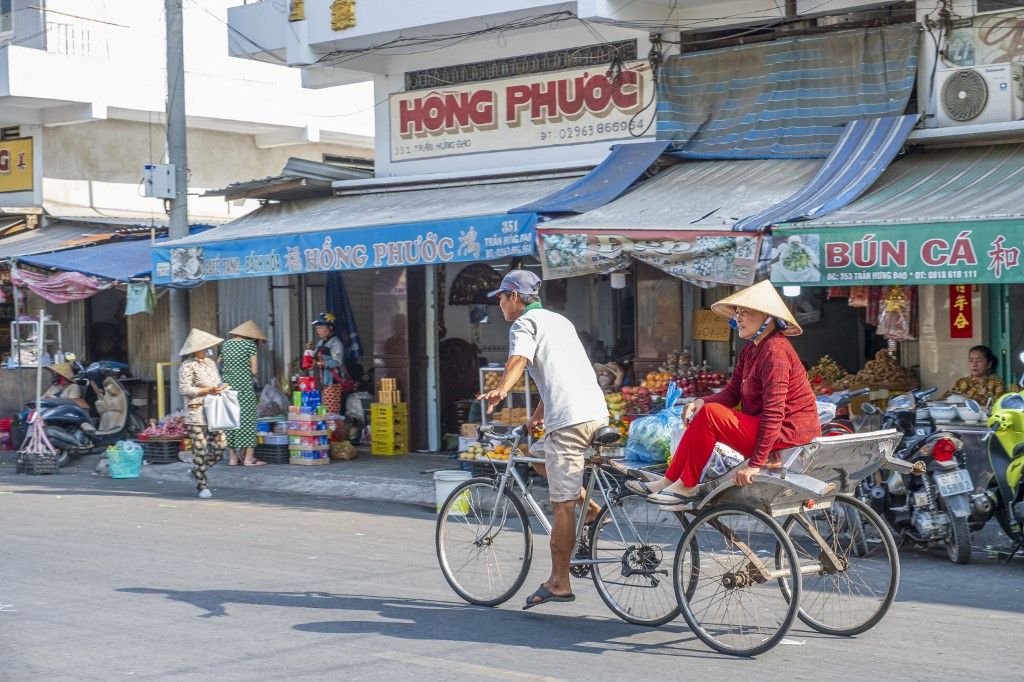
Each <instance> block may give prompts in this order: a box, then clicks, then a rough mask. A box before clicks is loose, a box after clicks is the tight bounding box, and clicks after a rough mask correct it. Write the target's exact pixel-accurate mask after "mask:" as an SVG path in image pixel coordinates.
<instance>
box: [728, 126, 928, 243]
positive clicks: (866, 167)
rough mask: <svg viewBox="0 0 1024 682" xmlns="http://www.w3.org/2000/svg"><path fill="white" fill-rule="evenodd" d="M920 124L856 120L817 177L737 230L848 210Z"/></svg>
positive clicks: (755, 230) (744, 219)
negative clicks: (845, 208)
mask: <svg viewBox="0 0 1024 682" xmlns="http://www.w3.org/2000/svg"><path fill="white" fill-rule="evenodd" d="M916 123H917V115H916V114H914V115H911V116H886V117H885V118H871V119H860V120H857V121H850V122H849V123H847V124H846V127H845V129H844V130H843V134H842V137H840V138H839V141H838V142H837V143H836V146H835V148H834V149H833V150H832V153H831V154H829V157H828V158H827V159H826V160H825V163H823V164H822V165H821V168H820V169H818V172H817V174H815V176H814V177H813V178H811V180H810V182H808V183H807V184H806V185H804V186H803V188H801V189H800V191H798V192H796V193H794V194H793V195H792V196H791V197H789V198H788V199H786V200H784V201H780V202H779V203H777V204H775V205H774V206H772V207H770V208H767V209H765V210H764V211H761V212H760V213H757V214H755V215H752V216H748V217H746V218H742V219H741V220H739V221H738V222H737V223H736V224H735V225H733V229H734V230H737V231H741V232H746V231H750V232H759V231H761V230H763V229H764V228H766V227H769V226H771V225H778V224H779V223H790V222H794V221H798V220H812V219H814V218H817V217H820V216H823V215H825V214H827V213H831V212H832V211H837V210H839V209H840V208H843V207H844V206H846V205H847V204H849V203H850V202H851V201H853V200H854V199H856V198H857V197H859V196H860V195H861V194H863V193H864V192H865V191H867V189H868V188H869V187H871V185H872V184H874V182H875V180H877V179H878V176H880V175H881V174H882V173H883V172H884V171H885V169H886V168H888V167H889V164H890V163H892V160H893V159H894V158H896V154H897V153H899V151H900V149H902V148H903V144H904V143H905V142H906V141H907V136H908V135H910V131H911V130H913V128H914V125H915V124H916Z"/></svg>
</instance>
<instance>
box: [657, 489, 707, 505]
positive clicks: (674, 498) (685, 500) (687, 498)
mask: <svg viewBox="0 0 1024 682" xmlns="http://www.w3.org/2000/svg"><path fill="white" fill-rule="evenodd" d="M698 497H699V496H698V495H683V494H682V493H673V492H665V491H664V490H663V491H661V492H660V493H655V494H654V495H649V496H648V497H647V501H648V502H653V503H654V504H689V503H690V502H693V501H695V500H696V499H697V498H698Z"/></svg>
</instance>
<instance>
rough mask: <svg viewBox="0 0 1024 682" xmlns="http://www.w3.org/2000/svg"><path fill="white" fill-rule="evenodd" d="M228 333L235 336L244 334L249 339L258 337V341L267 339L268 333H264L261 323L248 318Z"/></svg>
mask: <svg viewBox="0 0 1024 682" xmlns="http://www.w3.org/2000/svg"><path fill="white" fill-rule="evenodd" d="M228 334H234V335H235V336H244V337H245V338H247V339H256V340H257V341H266V340H267V335H266V334H264V333H263V330H262V329H260V327H259V325H258V324H256V323H255V322H254V321H253V320H246V321H245V322H243V323H242V324H240V325H238V326H237V327H235V328H234V329H232V330H231V331H229V332H228Z"/></svg>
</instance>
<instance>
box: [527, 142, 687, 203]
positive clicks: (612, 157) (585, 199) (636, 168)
mask: <svg viewBox="0 0 1024 682" xmlns="http://www.w3.org/2000/svg"><path fill="white" fill-rule="evenodd" d="M671 144H672V143H671V142H669V141H663V140H659V141H655V142H635V143H632V144H618V145H615V146H614V147H612V153H611V154H609V155H608V157H607V158H606V159H605V160H604V161H602V162H601V163H600V164H599V165H598V166H597V167H596V168H594V169H593V170H592V171H590V172H589V173H587V174H586V175H584V176H583V177H582V178H580V179H579V180H577V181H576V182H574V183H572V184H571V185H569V186H568V187H564V188H562V189H560V190H558V191H557V192H554V193H553V194H549V195H548V196H546V197H544V198H543V199H538V200H537V201H534V202H532V203H529V204H526V205H525V206H518V207H516V208H513V209H512V210H510V211H509V213H586V212H587V211H590V210H593V209H595V208H600V207H601V206H604V205H605V204H607V203H608V202H609V201H613V200H614V199H615V198H616V197H618V196H619V195H620V194H622V193H623V192H625V191H626V190H627V189H629V187H630V185H632V184H633V183H634V182H636V180H637V178H639V177H640V176H641V175H642V174H643V172H644V171H646V170H647V169H648V168H650V167H651V164H652V163H654V162H655V161H657V160H658V157H659V156H661V155H662V153H663V152H664V151H665V150H666V149H668V147H669V145H671Z"/></svg>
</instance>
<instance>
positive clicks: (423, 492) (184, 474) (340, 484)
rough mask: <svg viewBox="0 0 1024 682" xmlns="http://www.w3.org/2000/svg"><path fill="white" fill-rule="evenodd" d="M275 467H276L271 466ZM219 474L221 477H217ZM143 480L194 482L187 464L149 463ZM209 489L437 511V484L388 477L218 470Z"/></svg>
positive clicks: (145, 468) (212, 476) (191, 483)
mask: <svg viewBox="0 0 1024 682" xmlns="http://www.w3.org/2000/svg"><path fill="white" fill-rule="evenodd" d="M268 466H274V465H268ZM218 474H220V475H218ZM139 477H140V478H146V479H149V480H154V481H174V482H176V483H178V482H180V483H182V484H183V485H187V486H189V487H191V486H193V485H194V483H193V481H192V477H191V471H190V468H189V466H188V465H187V464H184V463H172V464H147V465H145V466H143V467H142V472H141V474H140V476H139ZM209 477H210V487H211V488H213V489H214V490H216V489H217V488H225V489H231V488H236V489H243V490H264V491H273V492H290V493H298V494H302V495H326V496H329V497H338V498H343V499H351V500H367V501H374V502H395V503H399V504H411V505H415V506H418V507H428V508H430V509H434V507H435V500H434V483H433V481H432V480H431V481H430V482H429V483H427V482H424V483H412V482H407V481H396V480H395V479H392V478H386V477H370V476H360V477H359V478H358V479H356V478H352V479H348V480H338V479H336V478H314V477H310V476H308V475H303V476H290V475H287V474H284V475H282V474H280V473H274V474H266V473H263V472H262V471H248V470H246V471H245V472H244V473H243V472H241V471H239V472H236V471H231V473H230V474H225V472H221V471H217V469H216V468H215V469H214V470H213V471H212V472H211V473H210V474H209Z"/></svg>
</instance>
